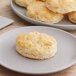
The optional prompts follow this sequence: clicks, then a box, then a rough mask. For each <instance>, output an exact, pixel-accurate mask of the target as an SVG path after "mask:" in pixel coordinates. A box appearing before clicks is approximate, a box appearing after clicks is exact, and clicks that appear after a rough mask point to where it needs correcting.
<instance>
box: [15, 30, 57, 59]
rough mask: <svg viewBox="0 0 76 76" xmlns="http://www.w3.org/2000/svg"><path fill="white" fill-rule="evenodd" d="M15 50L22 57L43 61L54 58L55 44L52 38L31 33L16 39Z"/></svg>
mask: <svg viewBox="0 0 76 76" xmlns="http://www.w3.org/2000/svg"><path fill="white" fill-rule="evenodd" d="M16 50H17V52H18V53H20V54H21V55H22V56H24V57H27V58H31V59H37V60H43V59H48V58H50V57H53V56H55V54H56V52H57V42H56V40H55V39H54V38H53V37H52V36H49V35H47V34H44V33H39V32H36V31H32V32H27V33H24V34H21V35H20V36H18V37H17V39H16Z"/></svg>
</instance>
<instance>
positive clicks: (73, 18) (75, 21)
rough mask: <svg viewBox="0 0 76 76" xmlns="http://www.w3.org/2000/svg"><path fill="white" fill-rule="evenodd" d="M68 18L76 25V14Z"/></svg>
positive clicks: (69, 15)
mask: <svg viewBox="0 0 76 76" xmlns="http://www.w3.org/2000/svg"><path fill="white" fill-rule="evenodd" d="M68 18H69V20H70V21H71V22H73V23H76V12H71V13H69V14H68Z"/></svg>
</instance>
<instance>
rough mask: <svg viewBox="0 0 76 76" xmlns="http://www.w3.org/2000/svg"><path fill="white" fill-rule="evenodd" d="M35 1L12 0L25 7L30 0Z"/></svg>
mask: <svg viewBox="0 0 76 76" xmlns="http://www.w3.org/2000/svg"><path fill="white" fill-rule="evenodd" d="M33 1H36V0H14V2H15V3H16V4H17V5H19V6H22V7H27V6H28V5H29V4H30V3H31V2H33Z"/></svg>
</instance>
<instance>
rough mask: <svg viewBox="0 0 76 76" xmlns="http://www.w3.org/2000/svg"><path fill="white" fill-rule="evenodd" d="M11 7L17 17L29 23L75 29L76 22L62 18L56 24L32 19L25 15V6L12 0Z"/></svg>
mask: <svg viewBox="0 0 76 76" xmlns="http://www.w3.org/2000/svg"><path fill="white" fill-rule="evenodd" d="M11 7H12V9H13V11H14V12H15V13H16V14H17V15H18V16H19V17H21V18H22V19H24V20H26V21H28V22H30V23H33V24H36V25H46V26H52V27H58V28H61V29H65V30H76V24H73V23H71V22H70V21H69V20H67V19H64V20H62V21H61V22H60V23H58V24H48V23H44V22H41V21H37V20H34V19H32V18H29V17H27V16H26V11H27V10H26V9H25V8H22V7H19V6H18V5H16V4H15V3H14V2H13V0H11Z"/></svg>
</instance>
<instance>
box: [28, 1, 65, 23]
mask: <svg viewBox="0 0 76 76" xmlns="http://www.w3.org/2000/svg"><path fill="white" fill-rule="evenodd" d="M27 16H29V17H30V18H33V19H35V20H39V21H42V22H46V23H51V24H53V23H58V22H60V21H61V20H62V19H63V17H64V16H63V15H62V14H59V13H54V12H52V11H50V10H48V9H47V7H46V5H45V3H44V2H41V1H36V2H33V3H31V4H30V5H29V6H28V7H27Z"/></svg>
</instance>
